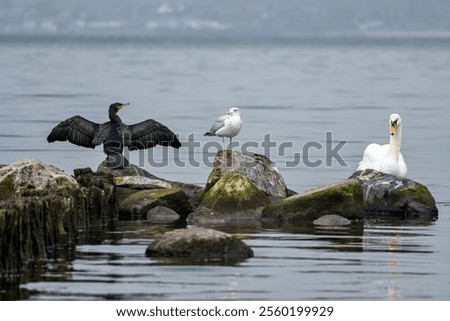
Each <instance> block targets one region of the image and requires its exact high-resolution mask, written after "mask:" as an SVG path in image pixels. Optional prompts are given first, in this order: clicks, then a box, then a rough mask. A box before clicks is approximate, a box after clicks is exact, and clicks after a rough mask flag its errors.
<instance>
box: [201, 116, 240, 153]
mask: <svg viewBox="0 0 450 321" xmlns="http://www.w3.org/2000/svg"><path fill="white" fill-rule="evenodd" d="M241 127H242V120H241V113H240V111H239V108H237V107H232V108H230V110H229V111H228V113H226V114H225V115H223V116H220V117H219V118H217V119H216V121H215V123H214V124H213V125H212V126H211V129H210V130H209V131H208V132H206V133H205V134H204V135H203V136H219V137H222V140H224V137H228V138H229V139H230V146H231V142H232V138H233V137H234V136H236V135H237V134H239V132H240V131H241Z"/></svg>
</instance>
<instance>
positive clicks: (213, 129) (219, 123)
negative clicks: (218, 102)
mask: <svg viewBox="0 0 450 321" xmlns="http://www.w3.org/2000/svg"><path fill="white" fill-rule="evenodd" d="M227 118H228V115H223V116H220V117H219V118H217V119H216V121H215V122H214V124H213V125H212V126H211V129H210V130H209V131H208V132H206V133H205V134H204V135H203V136H214V135H215V134H216V132H217V131H218V130H219V129H221V128H222V127H223V126H225V119H227Z"/></svg>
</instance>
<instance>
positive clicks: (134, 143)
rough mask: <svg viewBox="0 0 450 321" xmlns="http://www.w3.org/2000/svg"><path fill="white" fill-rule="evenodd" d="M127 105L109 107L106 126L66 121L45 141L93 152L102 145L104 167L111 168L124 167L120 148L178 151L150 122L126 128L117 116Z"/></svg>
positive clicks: (172, 136)
mask: <svg viewBox="0 0 450 321" xmlns="http://www.w3.org/2000/svg"><path fill="white" fill-rule="evenodd" d="M127 105H129V104H128V103H127V104H121V103H115V104H112V105H111V106H109V119H110V121H109V122H106V123H103V124H97V123H94V122H92V121H90V120H87V119H86V118H83V117H81V116H78V115H77V116H73V117H70V118H68V119H66V120H64V121H62V122H61V123H59V124H58V125H57V126H56V127H55V128H53V130H52V131H51V133H50V134H49V135H48V137H47V141H48V142H49V143H52V142H54V141H69V142H71V143H72V144H75V145H78V146H83V147H90V148H95V146H97V145H100V144H102V143H103V152H104V153H105V154H106V155H107V158H106V164H107V166H108V167H111V168H121V167H124V166H127V165H128V160H127V159H126V158H125V157H123V155H122V152H123V147H124V146H127V147H128V149H129V150H135V149H145V148H152V147H154V146H155V145H163V146H171V147H174V148H179V147H180V146H181V143H180V142H179V140H178V138H177V136H176V135H175V134H174V133H173V132H172V131H171V130H170V129H169V128H167V127H166V126H164V125H163V124H161V123H160V122H157V121H156V120H153V119H147V120H144V121H143V122H140V123H137V124H134V125H126V124H124V123H123V122H122V120H121V119H120V117H119V116H118V115H117V112H118V111H119V110H120V109H122V108H123V107H125V106H127Z"/></svg>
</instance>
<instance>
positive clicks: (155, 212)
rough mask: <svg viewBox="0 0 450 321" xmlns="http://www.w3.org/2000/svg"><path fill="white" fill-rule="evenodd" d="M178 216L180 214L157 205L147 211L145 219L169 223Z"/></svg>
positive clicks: (178, 217) (177, 218)
mask: <svg viewBox="0 0 450 321" xmlns="http://www.w3.org/2000/svg"><path fill="white" fill-rule="evenodd" d="M180 218H181V217H180V214H178V213H177V212H175V211H174V210H172V209H170V208H168V207H165V206H159V205H158V206H155V207H153V208H152V209H150V210H149V211H148V212H147V220H148V221H149V222H152V223H170V222H175V221H177V220H179V219H180Z"/></svg>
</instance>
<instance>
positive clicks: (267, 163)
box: [205, 150, 289, 198]
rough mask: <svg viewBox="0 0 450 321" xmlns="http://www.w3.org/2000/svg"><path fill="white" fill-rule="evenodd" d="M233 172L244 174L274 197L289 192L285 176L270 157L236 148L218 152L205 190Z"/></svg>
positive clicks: (279, 196)
mask: <svg viewBox="0 0 450 321" xmlns="http://www.w3.org/2000/svg"><path fill="white" fill-rule="evenodd" d="M231 174H239V175H242V176H244V177H245V178H247V179H248V180H249V181H250V182H252V183H253V184H254V185H255V186H256V187H257V188H258V189H259V190H260V191H262V192H264V193H265V194H267V195H269V196H271V197H273V198H283V197H286V196H288V194H289V191H288V189H287V187H286V183H285V181H284V179H283V177H281V175H280V172H279V171H278V169H277V168H276V167H275V164H274V163H273V162H272V161H271V160H270V159H269V158H267V157H266V156H264V155H260V154H255V153H243V152H239V151H236V150H221V151H219V152H218V153H217V155H216V157H215V159H214V167H213V169H212V171H211V173H210V174H209V176H208V180H207V182H206V186H205V191H208V190H209V189H210V188H212V187H213V186H215V185H216V183H217V182H218V181H219V180H220V179H221V178H222V177H225V176H228V175H231Z"/></svg>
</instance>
